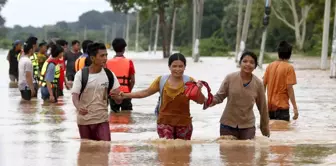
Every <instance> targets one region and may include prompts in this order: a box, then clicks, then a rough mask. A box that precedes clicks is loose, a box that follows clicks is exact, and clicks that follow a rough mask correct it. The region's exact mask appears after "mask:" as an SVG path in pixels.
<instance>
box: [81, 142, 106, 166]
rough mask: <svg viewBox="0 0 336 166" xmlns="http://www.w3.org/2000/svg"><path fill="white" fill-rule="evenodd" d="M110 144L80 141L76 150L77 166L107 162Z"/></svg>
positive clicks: (102, 164) (103, 164) (104, 163)
mask: <svg viewBox="0 0 336 166" xmlns="http://www.w3.org/2000/svg"><path fill="white" fill-rule="evenodd" d="M110 147H111V145H110V144H109V143H105V142H93V141H87V142H86V141H82V142H81V143H80V148H79V152H78V160H77V165H78V166H85V165H87V166H89V165H101V166H105V165H106V166H107V165H108V163H109V153H110Z"/></svg>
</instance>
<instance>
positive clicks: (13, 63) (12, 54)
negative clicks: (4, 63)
mask: <svg viewBox="0 0 336 166" xmlns="http://www.w3.org/2000/svg"><path fill="white" fill-rule="evenodd" d="M21 49H22V43H21V41H20V40H16V41H15V42H14V43H13V48H12V49H10V50H9V52H8V55H7V60H8V62H9V79H10V80H11V82H17V81H18V77H19V69H18V65H19V62H18V59H17V56H18V54H19V53H20V52H21Z"/></svg>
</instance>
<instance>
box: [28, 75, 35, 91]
mask: <svg viewBox="0 0 336 166" xmlns="http://www.w3.org/2000/svg"><path fill="white" fill-rule="evenodd" d="M26 80H27V84H28V86H29V89H31V90H35V89H34V83H33V73H32V72H30V71H26Z"/></svg>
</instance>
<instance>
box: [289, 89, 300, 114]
mask: <svg viewBox="0 0 336 166" xmlns="http://www.w3.org/2000/svg"><path fill="white" fill-rule="evenodd" d="M287 93H288V96H289V99H290V101H291V103H292V105H293V111H294V117H296V118H294V119H297V116H298V115H299V112H298V108H297V105H296V100H295V94H294V88H293V85H287Z"/></svg>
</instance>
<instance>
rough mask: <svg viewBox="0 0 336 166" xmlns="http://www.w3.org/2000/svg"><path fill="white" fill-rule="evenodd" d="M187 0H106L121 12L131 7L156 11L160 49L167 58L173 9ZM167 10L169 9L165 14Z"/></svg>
mask: <svg viewBox="0 0 336 166" xmlns="http://www.w3.org/2000/svg"><path fill="white" fill-rule="evenodd" d="M186 1H187V0H172V1H167V0H157V1H148V0H108V2H110V4H111V6H112V8H113V9H114V10H119V11H121V12H125V13H126V12H128V11H129V10H130V9H131V8H133V9H135V10H146V9H147V10H148V9H151V10H152V11H154V12H156V13H157V14H158V15H159V20H160V29H161V32H162V36H163V38H162V49H163V57H165V58H167V57H169V55H170V52H169V51H170V33H171V30H172V19H173V15H174V10H175V9H176V8H177V7H180V6H181V5H182V4H183V3H184V2H186ZM169 7H170V8H169ZM167 9H170V10H168V11H171V12H170V13H169V14H168V15H167Z"/></svg>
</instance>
